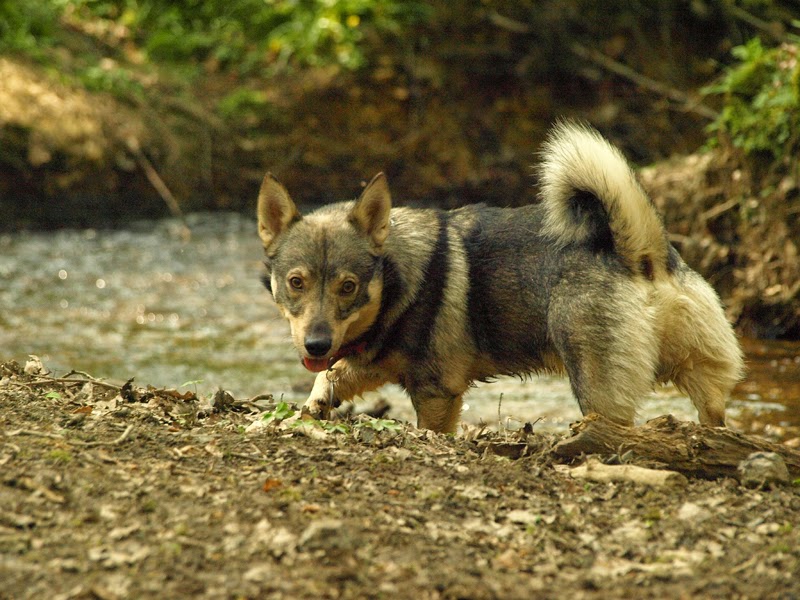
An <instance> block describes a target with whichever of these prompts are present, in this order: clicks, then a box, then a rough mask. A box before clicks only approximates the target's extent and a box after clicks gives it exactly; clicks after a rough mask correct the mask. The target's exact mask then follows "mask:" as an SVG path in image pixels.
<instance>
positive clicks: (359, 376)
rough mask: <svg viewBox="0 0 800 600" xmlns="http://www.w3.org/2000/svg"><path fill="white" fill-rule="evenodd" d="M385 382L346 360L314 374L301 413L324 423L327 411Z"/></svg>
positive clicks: (374, 372) (380, 374)
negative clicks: (305, 412) (308, 414)
mask: <svg viewBox="0 0 800 600" xmlns="http://www.w3.org/2000/svg"><path fill="white" fill-rule="evenodd" d="M389 380H390V377H389V376H388V374H387V373H385V372H384V371H382V370H381V369H378V368H374V367H359V366H354V365H352V364H351V363H349V362H348V361H347V360H346V359H343V360H340V361H339V362H337V363H336V364H335V365H334V367H333V368H332V369H330V370H328V371H322V372H321V373H319V374H317V378H316V379H315V380H314V387H313V388H311V393H310V394H309V396H308V400H306V403H305V405H304V406H303V410H308V412H309V413H310V414H311V416H313V417H314V418H317V419H327V418H328V417H329V416H330V411H331V410H332V409H334V408H336V407H337V406H339V405H340V404H341V403H342V402H347V401H348V400H352V399H353V398H354V397H355V396H360V395H361V394H363V393H365V392H369V391H371V390H374V389H377V388H379V387H380V386H382V385H383V384H384V383H387V382H388V381H389Z"/></svg>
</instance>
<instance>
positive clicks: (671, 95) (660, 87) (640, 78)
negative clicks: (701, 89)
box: [570, 44, 719, 121]
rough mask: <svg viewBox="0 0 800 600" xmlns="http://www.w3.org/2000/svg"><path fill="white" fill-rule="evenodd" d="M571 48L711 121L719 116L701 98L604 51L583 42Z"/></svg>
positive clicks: (601, 65)
mask: <svg viewBox="0 0 800 600" xmlns="http://www.w3.org/2000/svg"><path fill="white" fill-rule="evenodd" d="M570 50H571V51H572V53H573V54H575V55H576V56H579V57H580V58H583V59H585V60H589V61H591V62H593V63H594V64H596V65H598V66H600V67H602V68H604V69H606V70H607V71H611V72H612V73H614V74H615V75H619V76H620V77H624V78H625V79H627V80H628V81H631V82H633V83H635V84H636V85H638V86H639V87H641V88H644V89H646V90H649V91H651V92H653V93H655V94H658V95H659V96H663V97H665V98H668V99H670V100H672V101H673V102H677V103H678V104H682V105H683V106H684V108H685V109H686V110H687V111H689V112H693V113H695V114H698V115H700V116H701V117H705V118H706V119H709V120H711V121H714V120H716V119H717V118H718V117H719V113H718V112H717V111H715V110H713V109H711V108H709V107H707V106H706V105H705V104H702V103H701V102H700V101H699V100H697V99H695V98H692V97H691V96H689V95H688V94H686V93H685V92H682V91H680V90H676V89H675V88H672V87H669V86H668V85H665V84H663V83H661V82H659V81H656V80H655V79H651V78H650V77H647V76H645V75H642V74H641V73H637V72H636V71H634V70H633V69H631V68H630V67H629V66H627V65H624V64H622V63H621V62H618V61H616V60H614V59H613V58H611V57H610V56H606V55H605V54H603V53H602V52H599V51H597V50H595V49H593V48H587V47H586V46H584V45H582V44H573V45H572V46H570Z"/></svg>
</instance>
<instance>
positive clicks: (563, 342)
mask: <svg viewBox="0 0 800 600" xmlns="http://www.w3.org/2000/svg"><path fill="white" fill-rule="evenodd" d="M600 283H601V284H602V285H600V286H598V285H591V284H590V285H588V287H587V288H585V289H580V288H581V287H582V286H575V285H574V284H571V285H567V286H565V287H564V289H563V290H562V291H561V293H559V294H557V295H555V296H554V297H553V298H552V299H551V304H550V311H549V316H548V328H549V332H550V336H551V339H552V340H553V343H554V345H555V347H556V350H557V351H558V353H559V354H560V355H561V358H562V360H563V362H564V366H565V367H566V370H567V374H568V375H569V380H570V385H571V387H572V391H573V393H574V394H575V397H576V399H577V400H578V403H579V405H580V408H581V412H582V413H583V414H584V415H586V414H589V413H592V412H596V413H599V414H601V415H603V416H604V417H607V418H609V419H612V420H614V421H616V422H618V423H620V424H623V425H633V423H634V418H635V416H636V408H637V406H638V404H639V402H640V401H641V400H642V398H643V397H645V396H647V395H648V394H650V392H652V390H653V385H654V382H655V372H656V370H655V367H656V361H657V357H658V342H657V338H656V335H655V331H654V324H653V311H652V310H651V309H650V308H649V307H648V305H647V302H646V291H645V290H643V289H641V288H639V287H638V286H637V285H635V284H633V283H630V282H628V283H626V282H622V281H620V280H617V281H604V282H600Z"/></svg>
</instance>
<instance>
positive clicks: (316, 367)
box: [303, 357, 328, 373]
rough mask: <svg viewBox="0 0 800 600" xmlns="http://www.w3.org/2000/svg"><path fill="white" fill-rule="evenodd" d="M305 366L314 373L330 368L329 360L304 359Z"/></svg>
mask: <svg viewBox="0 0 800 600" xmlns="http://www.w3.org/2000/svg"><path fill="white" fill-rule="evenodd" d="M303 366H304V367H305V368H306V369H308V370H309V371H311V372H313V373H319V372H320V371H325V370H327V368H328V359H327V358H308V357H304V358H303Z"/></svg>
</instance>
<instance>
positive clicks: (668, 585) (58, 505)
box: [0, 362, 800, 599]
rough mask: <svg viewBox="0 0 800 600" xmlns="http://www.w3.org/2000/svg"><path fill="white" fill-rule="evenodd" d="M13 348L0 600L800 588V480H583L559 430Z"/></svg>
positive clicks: (647, 594)
mask: <svg viewBox="0 0 800 600" xmlns="http://www.w3.org/2000/svg"><path fill="white" fill-rule="evenodd" d="M27 366H28V371H29V373H27V374H26V373H24V372H23V371H22V369H21V368H20V366H19V365H16V364H14V363H10V362H9V363H4V364H3V365H2V366H0V378H1V379H0V580H2V581H3V586H2V590H0V598H44V597H47V598H102V599H111V598H164V597H169V598H190V597H191V598H266V597H270V598H465V599H466V598H474V599H483V598H538V597H541V598H555V597H569V598H634V597H635V598H691V597H733V598H792V597H797V596H798V595H800V577H798V575H800V528H798V526H797V525H798V515H800V488H798V486H796V485H785V486H777V487H774V488H762V489H747V488H744V487H742V486H741V485H740V484H739V483H738V482H737V481H735V480H733V479H721V480H715V481H704V480H697V479H690V480H689V482H688V484H686V485H685V486H678V487H667V488H659V487H650V486H647V485H643V484H637V483H632V482H623V483H592V482H586V481H585V480H578V479H576V478H574V477H573V476H572V475H571V469H572V467H573V466H572V465H567V464H562V463H560V462H559V461H558V460H556V459H555V458H554V455H553V454H552V452H551V449H552V447H553V444H554V443H555V442H556V441H557V440H559V439H561V438H563V437H564V436H566V435H568V432H567V431H564V432H563V434H542V433H537V432H536V428H535V426H534V427H533V429H532V430H531V429H528V430H527V431H522V432H518V433H511V432H487V431H481V430H479V429H475V428H467V429H464V430H463V431H462V432H460V433H459V434H458V435H457V436H442V435H436V434H432V433H430V432H426V431H420V430H417V429H415V428H413V427H411V426H408V425H406V424H401V423H398V422H395V421H392V420H390V419H386V418H382V419H375V418H372V417H369V416H365V415H361V416H357V417H352V418H350V419H349V420H344V421H340V422H337V423H335V424H329V425H327V426H325V427H323V426H321V425H320V424H319V423H315V422H305V421H302V420H298V419H297V418H296V417H297V415H290V407H287V406H285V405H276V403H275V401H274V400H272V399H271V398H269V397H256V398H249V399H238V400H237V399H234V398H232V397H230V396H229V395H225V394H222V393H219V394H217V395H216V396H215V397H214V398H198V397H197V396H196V395H195V394H194V393H193V392H183V393H182V392H177V391H175V390H164V389H159V390H156V389H153V388H146V387H144V388H143V387H135V386H133V385H131V384H127V385H125V386H116V385H112V384H108V383H104V382H101V381H97V380H92V379H91V378H90V377H89V376H87V375H86V374H83V373H72V374H69V375H68V376H60V377H53V376H52V375H49V376H48V375H45V374H44V373H43V372H42V371H39V369H38V365H36V363H35V362H34V363H30V364H29V365H27ZM508 441H514V442H518V444H517V445H515V447H516V448H519V445H520V444H522V445H523V446H524V451H523V452H517V453H516V455H520V454H521V455H520V456H518V457H517V458H508V457H504V456H501V455H499V454H500V453H498V451H497V449H498V448H502V447H504V442H508ZM606 458H608V457H606Z"/></svg>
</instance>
